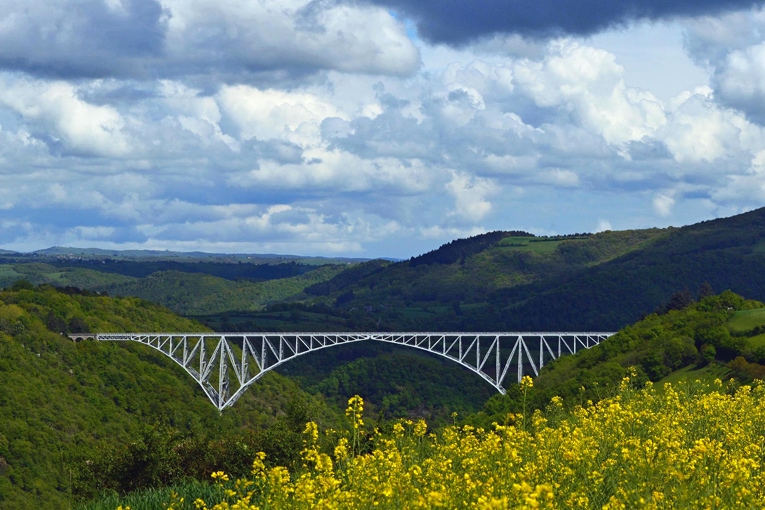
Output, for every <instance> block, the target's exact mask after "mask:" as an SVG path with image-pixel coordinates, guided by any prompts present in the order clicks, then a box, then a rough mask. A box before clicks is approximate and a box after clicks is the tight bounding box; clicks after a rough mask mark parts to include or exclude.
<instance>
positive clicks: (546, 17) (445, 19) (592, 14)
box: [373, 0, 758, 45]
mask: <svg viewBox="0 0 765 510" xmlns="http://www.w3.org/2000/svg"><path fill="white" fill-rule="evenodd" d="M373 1H374V3H376V4H378V5H385V6H387V7H390V8H394V9H396V10H400V11H402V12H403V13H405V14H406V15H408V16H410V17H411V18H413V19H414V20H415V22H416V23H417V29H418V32H419V35H420V36H421V37H423V38H425V39H427V40H429V41H431V42H434V43H446V44H455V45H460V44H465V43H467V42H470V41H473V40H475V39H479V38H482V37H487V36H492V35H495V34H501V33H509V34H521V35H525V36H531V37H550V36H560V35H565V34H570V35H571V34H576V35H589V34H593V33H595V32H599V31H602V30H605V29H607V28H612V27H614V26H625V25H627V24H628V23H631V22H635V21H639V20H660V19H667V18H672V17H677V16H683V17H693V16H701V15H710V14H717V13H722V12H727V11H732V10H736V9H746V8H749V7H751V6H753V5H756V4H757V3H758V2H754V1H752V0H729V1H727V2H719V1H717V0H664V1H662V0H623V1H617V2H601V1H599V0H583V1H579V2H571V1H568V0H540V1H537V2H518V1H510V2H508V1H504V0H487V1H484V2H481V3H480V4H476V3H475V2H469V1H467V0H458V1H454V2H446V3H445V2H440V1H437V0H373Z"/></svg>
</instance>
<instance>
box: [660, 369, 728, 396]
mask: <svg viewBox="0 0 765 510" xmlns="http://www.w3.org/2000/svg"><path fill="white" fill-rule="evenodd" d="M729 377H730V370H729V369H728V368H727V367H726V366H725V365H721V364H719V363H710V364H708V365H704V366H702V367H699V366H689V367H685V368H681V369H680V370H676V371H674V372H672V373H671V374H669V375H668V376H666V377H664V378H663V379H660V380H659V381H658V382H657V383H656V388H657V389H658V390H659V391H661V390H662V389H663V388H664V384H665V383H670V384H672V385H673V386H674V385H677V384H678V383H681V382H685V383H687V384H693V383H694V382H695V381H697V380H698V381H701V382H702V383H705V384H709V385H711V384H712V383H714V381H715V379H720V380H721V381H725V380H726V379H728V378H729Z"/></svg>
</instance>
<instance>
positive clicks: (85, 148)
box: [0, 75, 130, 156]
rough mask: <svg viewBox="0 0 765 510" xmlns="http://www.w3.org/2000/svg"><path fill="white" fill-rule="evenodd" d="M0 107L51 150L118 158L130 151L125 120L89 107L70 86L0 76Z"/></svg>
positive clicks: (105, 109) (106, 110) (107, 108)
mask: <svg viewBox="0 0 765 510" xmlns="http://www.w3.org/2000/svg"><path fill="white" fill-rule="evenodd" d="M0 104H4V105H5V106H6V107H9V108H11V109H12V110H14V111H15V112H16V113H18V114H19V115H21V116H22V117H23V118H24V119H25V120H27V121H29V122H30V124H31V125H33V126H39V130H41V131H45V132H47V133H48V134H49V136H48V137H46V139H47V141H48V143H49V145H50V146H51V148H52V149H54V150H56V148H57V147H58V146H61V147H62V150H64V151H65V152H78V153H83V154H92V155H100V156H121V155H124V154H126V153H127V152H128V150H129V149H130V146H129V140H128V138H127V137H126V136H125V133H124V132H123V128H124V126H125V121H124V119H123V118H122V116H121V115H120V113H119V112H118V111H117V110H115V109H114V108H112V107H110V106H99V105H93V104H89V103H87V102H85V101H83V100H82V99H80V98H79V97H78V91H77V89H76V87H74V86H73V85H71V84H69V83H67V82H62V81H54V82H46V81H37V80H28V79H13V78H12V77H9V76H7V75H6V76H2V75H0Z"/></svg>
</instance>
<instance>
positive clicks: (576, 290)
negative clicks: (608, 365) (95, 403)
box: [303, 209, 765, 331]
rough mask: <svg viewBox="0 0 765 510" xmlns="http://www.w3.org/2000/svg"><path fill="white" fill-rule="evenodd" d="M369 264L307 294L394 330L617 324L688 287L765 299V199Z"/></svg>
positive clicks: (477, 241)
mask: <svg viewBox="0 0 765 510" xmlns="http://www.w3.org/2000/svg"><path fill="white" fill-rule="evenodd" d="M366 264H369V263H366ZM362 266H364V264H362V265H361V266H355V267H353V268H349V269H347V270H346V272H345V273H340V274H339V275H337V276H336V277H335V278H333V279H332V280H329V281H328V282H324V283H321V284H318V285H315V286H312V287H308V288H306V290H305V297H304V298H303V300H304V302H306V303H309V304H310V303H321V304H324V305H327V306H330V307H332V308H333V309H334V310H335V313H336V314H339V315H342V314H346V315H351V316H364V315H366V316H369V317H370V318H372V319H373V320H374V321H375V322H376V323H378V324H380V328H384V329H388V330H418V329H435V330H461V331H471V330H476V331H491V330H494V331H496V330H506V331H507V330H510V331H512V330H532V331H539V330H554V329H562V330H599V331H607V330H616V329H619V328H621V327H623V326H625V325H627V324H630V323H632V322H635V321H637V320H638V319H639V318H640V317H641V316H644V315H646V314H648V313H650V312H652V311H654V310H655V309H657V308H658V307H660V306H661V305H662V304H663V303H665V302H667V301H668V300H669V299H670V298H671V297H672V295H673V294H674V293H676V292H678V291H682V290H684V289H689V291H690V292H691V293H696V291H697V290H698V289H700V288H701V287H702V286H705V288H706V287H708V286H711V287H712V288H713V289H715V290H718V291H719V290H724V289H731V290H733V291H734V292H737V293H740V294H742V295H746V296H748V297H751V298H754V299H765V209H758V210H756V211H752V212H749V213H746V214H741V215H738V216H734V217H731V218H724V219H719V220H713V221H707V222H702V223H699V224H696V225H691V226H687V227H681V228H666V229H646V230H630V231H620V232H602V233H599V234H577V235H572V236H562V237H536V236H533V235H531V234H527V233H522V232H492V233H489V234H483V235H480V236H475V237H473V238H469V239H464V240H460V241H459V242H456V241H455V242H453V243H449V244H447V245H444V246H442V247H441V248H439V249H438V250H435V251H434V252H431V253H428V254H425V255H422V256H420V257H415V258H413V259H411V260H409V261H403V262H398V263H389V264H386V265H377V266H374V267H370V270H369V271H368V272H366V273H363V272H360V271H359V267H362ZM372 269H373V270H372ZM351 275H353V276H354V277H351ZM625 296H629V299H625Z"/></svg>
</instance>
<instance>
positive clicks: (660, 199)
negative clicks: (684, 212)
mask: <svg viewBox="0 0 765 510" xmlns="http://www.w3.org/2000/svg"><path fill="white" fill-rule="evenodd" d="M674 205H675V197H674V193H673V192H669V193H662V194H660V195H658V196H656V197H654V199H653V208H654V210H655V211H656V214H658V215H659V216H665V217H666V216H669V215H670V214H671V213H672V207H673V206H674Z"/></svg>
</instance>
